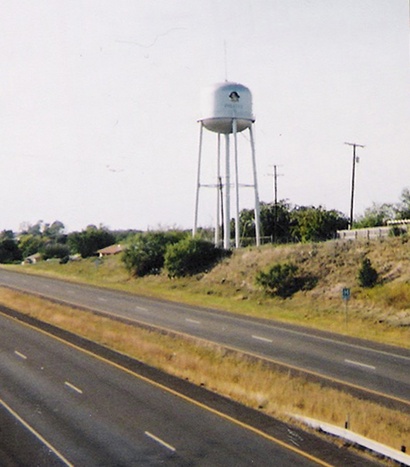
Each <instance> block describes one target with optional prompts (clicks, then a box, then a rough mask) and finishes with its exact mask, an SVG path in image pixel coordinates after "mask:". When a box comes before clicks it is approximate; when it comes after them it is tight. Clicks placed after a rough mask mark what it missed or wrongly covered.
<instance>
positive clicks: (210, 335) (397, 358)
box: [0, 269, 410, 404]
mask: <svg viewBox="0 0 410 467" xmlns="http://www.w3.org/2000/svg"><path fill="white" fill-rule="evenodd" d="M1 284H4V285H6V286H9V287H13V288H16V289H20V290H24V291H29V292H33V293H38V294H41V295H44V296H46V297H49V298H54V299H58V300H61V301H64V302H67V303H71V304H76V305H79V306H85V307H89V308H92V309H95V310H99V311H101V312H104V313H107V314H111V315H115V316H121V317H126V318H128V319H132V320H135V321H137V322H141V323H145V324H149V325H154V326H158V327H161V328H165V329H169V330H174V331H177V332H183V333H186V334H189V335H192V336H196V337H199V338H202V339H206V340H209V341H212V342H216V343H218V344H222V345H225V346H228V347H232V348H235V349H240V350H242V351H245V352H248V353H251V354H253V355H257V356H262V357H264V358H268V359H271V360H273V361H275V362H280V363H283V364H286V365H290V366H293V367H296V368H300V369H303V370H305V371H309V372H312V373H314V374H318V375H324V376H326V377H328V378H331V379H335V380H337V381H342V382H346V383H349V384H351V385H355V386H358V387H361V388H364V389H366V390H370V391H374V392H376V393H380V394H385V395H388V396H389V397H391V398H393V399H397V400H399V401H402V402H404V403H408V404H410V351H409V350H406V349H401V348H397V347H393V346H387V345H380V344H375V343H370V342H368V341H363V340H359V339H351V338H344V337H341V336H339V335H336V334H330V333H324V332H318V331H314V330H310V329H307V328H302V327H296V326H290V325H285V324H281V323H278V322H273V321H272V322H271V321H267V320H257V319H249V318H245V317H241V316H238V315H234V314H229V313H223V312H218V311H215V310H209V309H204V308H199V307H193V306H188V305H182V304H178V303H173V302H166V301H161V300H153V299H148V298H142V297H139V296H135V295H131V294H127V293H121V292H117V291H111V290H106V289H101V288H96V287H90V286H85V285H79V284H73V283H69V282H65V281H60V280H55V279H48V278H44V277H40V276H33V275H27V274H19V273H15V272H10V271H6V270H4V269H0V285H1ZM341 312H343V311H341Z"/></svg>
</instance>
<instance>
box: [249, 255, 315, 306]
mask: <svg viewBox="0 0 410 467" xmlns="http://www.w3.org/2000/svg"><path fill="white" fill-rule="evenodd" d="M297 272H298V267H297V266H296V265H295V264H292V263H278V264H274V265H273V266H272V267H271V268H270V269H269V270H268V271H267V272H263V271H259V272H258V274H257V276H256V283H257V284H258V285H260V286H261V287H262V288H263V289H264V290H265V292H266V293H268V294H269V295H277V296H278V297H282V298H287V297H290V296H292V295H293V294H294V293H296V292H298V291H299V290H311V289H313V288H314V287H315V285H316V284H317V278H316V277H313V276H311V275H298V274H297Z"/></svg>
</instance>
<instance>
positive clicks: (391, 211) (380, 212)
mask: <svg viewBox="0 0 410 467" xmlns="http://www.w3.org/2000/svg"><path fill="white" fill-rule="evenodd" d="M395 216H396V208H395V207H394V206H393V205H392V204H389V203H384V204H376V203H373V205H372V206H371V207H370V208H367V209H365V211H364V214H363V215H362V216H360V217H359V219H358V220H357V221H356V222H355V223H354V227H356V228H358V229H363V228H367V227H379V226H381V225H386V223H387V221H388V220H392V219H394V218H395Z"/></svg>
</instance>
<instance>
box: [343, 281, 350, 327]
mask: <svg viewBox="0 0 410 467" xmlns="http://www.w3.org/2000/svg"><path fill="white" fill-rule="evenodd" d="M342 298H343V300H344V302H345V324H346V331H347V323H348V320H347V304H348V303H349V300H350V289H349V288H348V287H344V288H343V289H342Z"/></svg>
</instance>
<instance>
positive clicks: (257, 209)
mask: <svg viewBox="0 0 410 467" xmlns="http://www.w3.org/2000/svg"><path fill="white" fill-rule="evenodd" d="M249 135H250V140H251V149H252V168H253V186H254V191H255V232H256V246H259V245H260V244H261V221H260V207H259V192H258V178H257V176H256V158H255V141H254V139H253V131H252V126H250V127H249Z"/></svg>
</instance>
